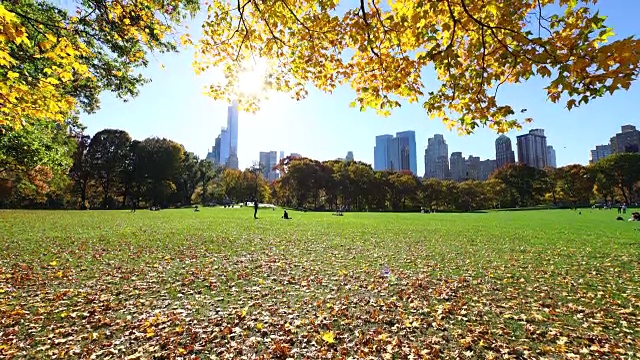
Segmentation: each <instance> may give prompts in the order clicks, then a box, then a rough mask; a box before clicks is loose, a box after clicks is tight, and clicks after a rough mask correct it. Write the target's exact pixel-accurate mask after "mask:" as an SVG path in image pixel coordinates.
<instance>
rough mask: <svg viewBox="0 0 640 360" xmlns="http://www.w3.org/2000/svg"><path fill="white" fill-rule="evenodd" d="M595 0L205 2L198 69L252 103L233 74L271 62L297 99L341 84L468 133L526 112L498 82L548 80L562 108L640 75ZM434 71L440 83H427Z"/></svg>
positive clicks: (507, 125) (637, 50) (269, 78)
mask: <svg viewBox="0 0 640 360" xmlns="http://www.w3.org/2000/svg"><path fill="white" fill-rule="evenodd" d="M596 5H597V0H504V1H497V0H486V1H472V0H421V1H416V0H394V1H390V2H389V3H388V5H387V4H381V2H380V1H378V0H368V1H365V0H360V1H359V2H352V3H349V4H345V2H341V1H339V0H279V1H273V2H267V3H264V2H260V1H256V0H242V1H238V2H235V1H231V2H230V1H226V0H212V1H211V3H210V4H209V6H208V17H207V20H206V21H205V23H204V25H203V30H204V36H203V37H202V39H200V40H199V42H198V60H197V61H196V71H197V72H201V71H205V70H207V69H209V68H211V67H222V68H223V69H224V71H225V75H226V80H225V81H223V82H221V83H216V84H212V85H211V88H210V93H211V95H212V96H213V97H214V98H216V99H226V100H231V99H234V98H236V97H241V98H243V99H244V101H241V105H242V106H243V107H245V108H246V109H255V108H257V106H258V101H259V97H256V96H255V94H246V93H243V89H242V85H241V84H239V83H240V82H241V77H242V73H243V72H246V71H251V68H252V67H256V66H257V64H260V62H266V63H267V64H268V67H267V68H268V72H267V75H266V81H265V88H268V89H275V90H278V91H284V92H289V93H291V94H292V95H293V97H294V98H296V99H301V98H304V97H305V96H306V95H307V89H308V86H309V85H312V86H315V87H316V88H318V89H320V90H322V91H325V92H331V91H333V90H334V89H336V87H338V86H340V85H343V84H349V85H350V86H351V87H352V88H353V89H354V90H355V99H354V101H353V102H352V104H351V105H352V106H356V107H359V108H360V109H361V110H365V109H368V108H371V109H375V110H377V111H378V112H380V113H382V114H385V115H386V114H389V113H390V110H391V109H393V108H396V107H399V106H400V105H401V103H400V101H401V100H406V101H408V102H417V101H423V107H424V109H425V110H426V112H427V113H428V114H430V116H432V117H438V118H440V119H442V120H443V121H444V122H445V123H447V124H448V125H449V126H450V127H457V128H458V130H460V131H461V132H463V133H470V132H472V131H473V130H474V129H475V128H477V127H478V126H489V127H490V128H492V129H494V130H495V131H497V132H505V131H508V130H509V129H512V128H518V127H520V125H521V124H522V123H523V122H528V121H530V120H531V119H530V118H526V117H524V115H523V113H524V109H522V110H520V109H514V108H513V107H512V106H510V105H509V104H504V103H501V102H500V101H499V100H498V97H497V96H498V89H499V88H500V86H501V85H503V84H505V83H522V82H524V81H526V80H527V79H529V78H531V77H532V76H541V77H543V78H545V79H548V82H547V86H546V88H545V89H544V90H545V91H546V93H547V95H548V98H549V100H551V101H553V102H559V101H561V100H562V101H563V102H565V103H566V107H567V108H568V109H572V108H574V107H576V106H579V105H581V104H586V103H587V102H589V101H590V100H592V99H594V98H597V97H600V96H603V95H604V94H606V93H613V92H615V91H617V90H619V89H628V88H629V87H630V86H631V83H632V82H633V81H634V80H635V78H636V77H637V76H638V72H639V66H638V64H639V63H640V41H639V40H638V39H636V38H634V37H628V38H624V39H619V40H616V41H613V42H608V41H607V39H609V38H610V37H611V36H612V35H613V31H612V29H611V28H609V27H607V26H606V24H605V17H604V16H602V15H600V14H599V13H598V12H597V11H596V12H594V11H593V8H594V6H596ZM429 68H434V69H435V70H436V72H437V80H438V83H437V85H436V84H432V83H425V82H424V79H423V74H424V73H425V70H427V69H429Z"/></svg>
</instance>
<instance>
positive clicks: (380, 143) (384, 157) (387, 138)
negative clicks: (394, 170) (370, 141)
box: [373, 135, 393, 171]
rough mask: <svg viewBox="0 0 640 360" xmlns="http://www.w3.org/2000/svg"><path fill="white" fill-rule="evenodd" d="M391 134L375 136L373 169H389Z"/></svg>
mask: <svg viewBox="0 0 640 360" xmlns="http://www.w3.org/2000/svg"><path fill="white" fill-rule="evenodd" d="M391 139H393V135H380V136H376V146H375V147H374V148H373V169H374V170H377V171H382V170H389V169H390V167H391V166H390V165H391V162H390V161H389V143H390V142H391Z"/></svg>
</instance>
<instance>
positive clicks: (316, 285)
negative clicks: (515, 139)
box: [0, 208, 640, 359]
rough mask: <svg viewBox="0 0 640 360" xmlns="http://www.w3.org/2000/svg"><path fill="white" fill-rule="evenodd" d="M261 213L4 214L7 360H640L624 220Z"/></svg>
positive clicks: (638, 265)
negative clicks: (510, 359) (285, 217)
mask: <svg viewBox="0 0 640 360" xmlns="http://www.w3.org/2000/svg"><path fill="white" fill-rule="evenodd" d="M252 212H253V210H252V209H250V208H242V209H221V208H215V209H211V208H205V209H203V210H202V211H201V212H199V213H194V212H193V211H191V210H189V209H181V210H163V211H159V212H150V211H138V212H136V213H130V212H128V211H109V212H106V211H103V212H101V211H84V212H81V211H0V250H1V251H0V358H5V359H9V358H24V359H27V358H28V359H55V358H96V359H106V358H113V359H122V358H129V359H133V358H140V359H147V358H163V359H165V358H184V359H196V358H201V359H209V358H213V359H215V358H221V359H241V358H244V359H254V358H263V359H267V358H273V359H277V358H282V359H285V358H295V359H301V358H309V359H320V358H324V359H336V358H345V359H347V358H385V359H392V358H398V359H406V358H438V357H445V358H457V357H460V358H484V359H489V358H505V357H513V358H543V357H547V358H565V357H566V358H578V357H580V358H602V357H609V358H637V357H638V356H640V231H637V228H639V227H640V226H639V225H638V224H637V223H632V222H627V221H624V222H622V221H615V218H616V216H617V212H616V211H607V210H582V215H578V213H577V212H574V211H571V210H548V211H519V212H490V213H473V214H428V215H423V214H381V213H362V214H355V213H354V214H349V213H347V214H345V216H343V217H338V216H332V215H331V214H329V213H301V212H293V211H292V212H290V215H291V216H292V217H293V220H290V221H285V220H282V219H280V216H281V215H282V211H281V210H280V209H277V210H276V211H271V210H261V211H260V212H259V219H258V220H254V219H253V218H252V215H253V213H252ZM627 217H628V215H627ZM385 267H388V271H386V268H385Z"/></svg>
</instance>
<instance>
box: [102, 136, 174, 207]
mask: <svg viewBox="0 0 640 360" xmlns="http://www.w3.org/2000/svg"><path fill="white" fill-rule="evenodd" d="M94 138H95V137H94ZM137 151H138V155H137V167H138V171H140V172H141V173H142V174H144V179H145V182H144V198H145V200H146V201H147V202H148V203H150V204H153V205H159V206H162V207H167V205H168V204H169V200H170V197H171V195H172V194H173V193H174V192H175V191H176V185H175V184H174V183H173V179H175V177H176V175H177V174H178V172H179V171H180V165H181V160H182V158H183V156H184V148H183V147H182V145H180V144H178V143H176V142H174V141H171V140H168V139H164V138H162V139H161V138H155V137H154V138H147V139H144V140H143V141H142V142H140V144H139V145H138V147H137Z"/></svg>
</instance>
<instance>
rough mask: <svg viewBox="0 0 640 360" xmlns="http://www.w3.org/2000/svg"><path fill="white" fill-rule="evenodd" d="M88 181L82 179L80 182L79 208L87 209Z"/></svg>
mask: <svg viewBox="0 0 640 360" xmlns="http://www.w3.org/2000/svg"><path fill="white" fill-rule="evenodd" d="M88 182H89V179H85V180H82V184H81V186H80V201H82V204H80V210H86V209H87V183H88Z"/></svg>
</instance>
